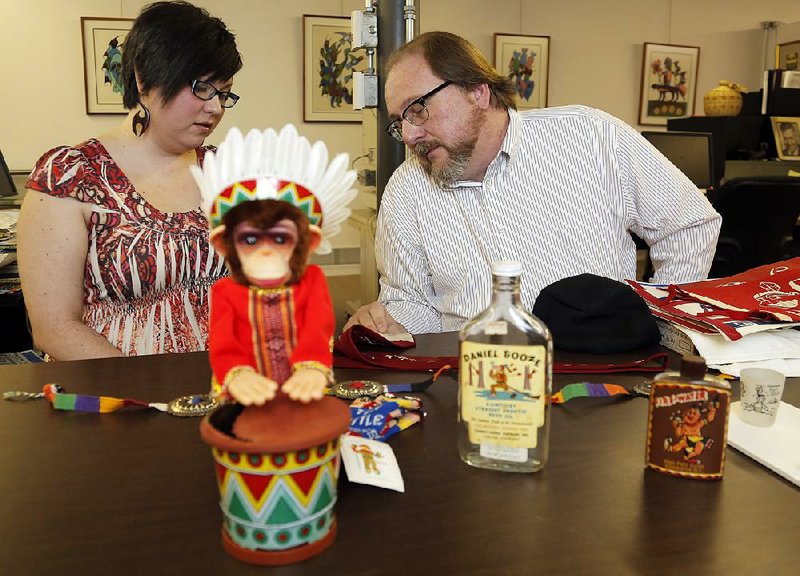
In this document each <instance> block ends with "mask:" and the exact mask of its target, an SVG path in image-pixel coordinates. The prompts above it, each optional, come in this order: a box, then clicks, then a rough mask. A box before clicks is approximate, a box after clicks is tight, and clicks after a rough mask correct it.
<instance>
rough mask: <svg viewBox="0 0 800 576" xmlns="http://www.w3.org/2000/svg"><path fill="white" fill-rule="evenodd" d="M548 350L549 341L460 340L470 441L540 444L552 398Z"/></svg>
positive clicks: (464, 415) (461, 379) (463, 409)
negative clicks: (548, 389)
mask: <svg viewBox="0 0 800 576" xmlns="http://www.w3.org/2000/svg"><path fill="white" fill-rule="evenodd" d="M546 353H547V352H546V350H545V347H544V346H503V345H497V344H483V343H478V342H468V341H465V342H462V343H461V359H460V368H459V388H460V394H461V419H462V420H463V421H465V422H466V423H467V429H468V433H469V441H470V442H471V443H473V444H490V445H495V446H502V447H508V448H536V445H537V432H538V430H539V428H540V427H542V426H544V418H545V406H546V402H547V398H546V397H545V377H546V372H547V364H546V362H547V358H546Z"/></svg>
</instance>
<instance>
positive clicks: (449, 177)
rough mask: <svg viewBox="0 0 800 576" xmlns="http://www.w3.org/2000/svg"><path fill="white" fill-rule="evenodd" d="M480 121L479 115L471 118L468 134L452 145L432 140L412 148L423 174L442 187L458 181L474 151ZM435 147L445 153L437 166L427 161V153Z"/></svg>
mask: <svg viewBox="0 0 800 576" xmlns="http://www.w3.org/2000/svg"><path fill="white" fill-rule="evenodd" d="M481 121H482V118H480V114H476V115H475V117H474V118H473V122H472V130H471V131H470V133H469V134H467V135H466V136H465V137H464V138H463V139H461V140H460V141H458V142H456V143H455V144H453V145H447V144H444V143H442V142H441V141H439V140H436V139H432V140H426V141H424V142H420V143H419V144H417V145H416V146H414V148H413V150H414V154H415V155H416V157H417V159H419V162H420V164H422V167H423V168H424V169H425V172H427V173H428V174H429V175H430V176H431V177H433V178H434V179H435V180H437V181H438V182H439V183H440V184H442V185H450V184H453V183H454V182H455V181H456V180H459V179H460V178H461V175H462V174H463V173H464V170H466V169H467V166H469V162H470V160H471V159H472V153H473V152H474V151H475V144H476V143H477V142H478V132H479V128H478V127H479V125H480V122H481ZM437 146H439V147H441V148H443V149H444V150H445V151H446V152H447V156H446V157H445V158H444V159H442V160H440V161H439V162H438V163H437V164H434V163H433V162H431V161H430V160H428V152H430V151H431V150H433V149H434V148H436V147H437Z"/></svg>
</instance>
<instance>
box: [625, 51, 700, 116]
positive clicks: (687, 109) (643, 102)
mask: <svg viewBox="0 0 800 576" xmlns="http://www.w3.org/2000/svg"><path fill="white" fill-rule="evenodd" d="M699 60H700V48H698V47H697V46H676V45H671V44H653V43H650V42H645V44H644V54H643V57H642V83H641V92H640V95H639V124H648V125H652V126H666V124H667V120H668V119H670V118H684V117H686V116H691V115H692V114H694V101H695V96H696V93H697V70H698V63H699Z"/></svg>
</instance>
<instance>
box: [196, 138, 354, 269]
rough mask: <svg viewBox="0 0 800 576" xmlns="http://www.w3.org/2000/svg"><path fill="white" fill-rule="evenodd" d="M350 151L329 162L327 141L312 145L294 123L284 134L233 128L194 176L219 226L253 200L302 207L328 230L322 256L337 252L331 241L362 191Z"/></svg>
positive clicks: (310, 218)
mask: <svg viewBox="0 0 800 576" xmlns="http://www.w3.org/2000/svg"><path fill="white" fill-rule="evenodd" d="M348 165H349V157H348V155H347V154H338V155H337V156H336V157H335V158H334V159H333V160H332V161H331V162H330V164H329V163H328V148H327V147H326V146H325V144H324V143H323V142H320V141H317V142H314V144H313V145H312V144H311V143H310V142H309V141H308V140H307V139H306V138H304V137H302V136H300V135H299V134H298V133H297V129H296V128H295V127H294V126H292V125H291V124H287V125H286V126H284V127H283V128H282V129H281V131H280V133H276V132H275V131H274V130H273V129H272V128H268V129H267V130H264V131H263V132H259V131H258V130H251V131H250V132H249V133H248V134H247V136H246V137H244V136H242V133H241V132H240V131H239V129H238V128H231V129H230V131H229V132H228V134H227V135H226V136H225V140H224V141H223V142H222V144H220V145H219V148H218V149H217V151H216V152H209V153H208V154H206V156H205V160H204V162H203V168H202V169H201V168H199V167H197V166H192V175H193V176H194V178H195V180H196V181H197V184H198V186H200V191H201V193H202V195H203V211H204V212H205V213H206V215H207V216H208V222H209V225H210V227H211V229H212V230H213V229H214V228H216V227H218V226H219V225H220V224H222V218H223V216H225V213H226V212H228V210H230V209H231V208H233V207H234V206H237V205H238V204H240V203H242V202H247V201H249V200H283V201H285V202H289V203H290V204H293V205H294V206H297V207H298V208H300V210H302V211H303V212H304V213H305V215H306V216H308V221H309V224H310V225H311V226H316V227H317V228H319V229H320V230H321V232H322V240H321V242H320V244H319V247H318V248H317V252H318V253H319V254H327V253H328V252H330V251H331V244H330V239H331V238H332V237H333V236H335V235H336V234H338V233H339V230H341V226H342V222H344V221H345V220H346V219H347V218H348V216H350V209H349V208H348V207H347V205H348V204H350V202H351V201H352V200H353V198H355V196H356V193H357V191H356V190H354V189H352V188H351V186H352V185H353V182H354V181H355V179H356V173H355V172H354V171H353V170H350V169H349V168H348Z"/></svg>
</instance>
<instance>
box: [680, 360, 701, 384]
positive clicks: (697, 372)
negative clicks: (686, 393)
mask: <svg viewBox="0 0 800 576" xmlns="http://www.w3.org/2000/svg"><path fill="white" fill-rule="evenodd" d="M705 375H706V360H705V358H703V357H702V356H694V355H687V356H684V357H683V359H681V376H683V377H684V378H691V379H693V380H702V379H703V377H704V376H705Z"/></svg>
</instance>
